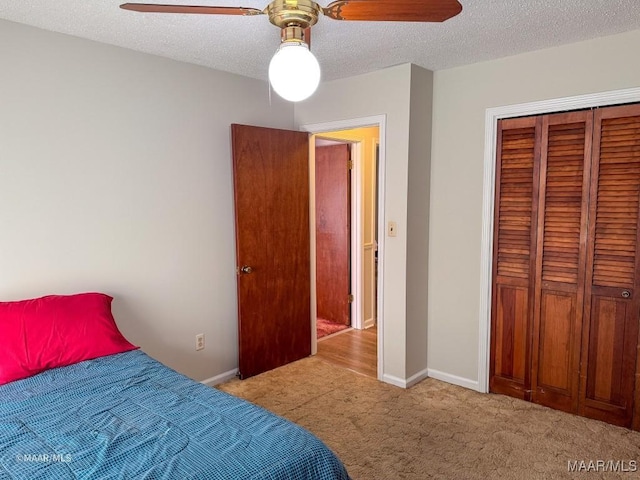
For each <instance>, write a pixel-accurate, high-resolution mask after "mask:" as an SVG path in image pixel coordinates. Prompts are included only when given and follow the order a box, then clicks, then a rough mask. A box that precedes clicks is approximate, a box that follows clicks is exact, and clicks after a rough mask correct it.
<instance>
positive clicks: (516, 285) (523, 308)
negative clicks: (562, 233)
mask: <svg viewBox="0 0 640 480" xmlns="http://www.w3.org/2000/svg"><path fill="white" fill-rule="evenodd" d="M540 133H541V119H539V118H531V117H530V118H524V119H508V120H501V121H500V122H499V123H498V143H497V146H498V152H497V154H498V155H497V158H498V161H497V172H496V197H495V198H496V203H495V205H496V207H495V222H494V229H495V230H494V250H493V289H492V295H493V299H492V302H491V305H492V311H491V332H492V335H491V362H490V376H489V387H490V390H491V391H492V392H495V393H504V394H507V395H511V396H514V397H517V398H522V399H525V400H529V399H530V396H531V395H530V391H531V389H530V386H531V326H532V325H531V319H532V317H533V291H534V290H533V275H534V271H535V255H534V254H535V249H536V234H537V229H536V225H537V203H538V184H537V182H536V179H537V178H538V168H539V161H538V159H539V156H540V151H539V148H540V141H539V140H540Z"/></svg>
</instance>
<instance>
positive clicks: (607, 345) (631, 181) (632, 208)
mask: <svg viewBox="0 0 640 480" xmlns="http://www.w3.org/2000/svg"><path fill="white" fill-rule="evenodd" d="M591 179H592V183H591V198H592V201H591V211H590V218H591V220H590V232H589V237H590V238H589V253H588V259H587V265H588V266H592V268H588V269H587V280H586V286H587V291H586V298H585V322H584V334H583V343H582V369H583V371H582V374H581V388H580V414H581V415H585V416H588V417H592V418H597V419H599V420H603V421H606V422H609V423H614V424H617V425H622V426H627V427H630V426H631V425H632V423H631V422H632V416H633V402H634V387H635V383H636V379H635V376H636V354H637V348H638V315H639V311H640V288H639V287H640V285H639V282H640V278H639V275H638V271H639V267H640V255H639V254H638V253H639V252H638V231H639V228H640V223H639V222H640V209H639V202H640V105H631V106H624V107H611V108H605V109H598V110H597V111H596V113H595V118H594V155H593V162H592V167H591ZM639 423H640V420H638V419H636V428H638V427H640V425H639Z"/></svg>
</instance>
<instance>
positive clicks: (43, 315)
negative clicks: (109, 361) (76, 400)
mask: <svg viewBox="0 0 640 480" xmlns="http://www.w3.org/2000/svg"><path fill="white" fill-rule="evenodd" d="M112 300H113V298H112V297H110V296H109V295H105V294H103V293H80V294H77V295H50V296H46V297H41V298H35V299H32V300H22V301H19V302H0V385H4V384H5V383H9V382H12V381H14V380H19V379H21V378H26V377H30V376H32V375H35V374H37V373H40V372H43V371H44V370H47V369H49V368H55V367H64V366H66V365H71V364H73V363H78V362H82V361H83V360H90V359H92V358H97V357H102V356H104V355H112V354H114V353H120V352H126V351H129V350H134V349H136V348H138V347H136V346H135V345H132V344H131V343H129V342H128V341H127V340H126V339H125V338H124V337H123V336H122V334H121V333H120V331H119V330H118V327H117V326H116V323H115V321H114V319H113V315H112V314H111V301H112Z"/></svg>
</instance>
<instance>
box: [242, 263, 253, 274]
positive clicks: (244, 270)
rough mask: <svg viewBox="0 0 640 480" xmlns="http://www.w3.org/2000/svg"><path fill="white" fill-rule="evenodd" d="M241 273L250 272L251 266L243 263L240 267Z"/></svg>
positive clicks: (251, 270)
mask: <svg viewBox="0 0 640 480" xmlns="http://www.w3.org/2000/svg"><path fill="white" fill-rule="evenodd" d="M240 272H241V273H251V272H253V268H251V267H250V266H249V265H244V266H243V267H242V268H241V269H240Z"/></svg>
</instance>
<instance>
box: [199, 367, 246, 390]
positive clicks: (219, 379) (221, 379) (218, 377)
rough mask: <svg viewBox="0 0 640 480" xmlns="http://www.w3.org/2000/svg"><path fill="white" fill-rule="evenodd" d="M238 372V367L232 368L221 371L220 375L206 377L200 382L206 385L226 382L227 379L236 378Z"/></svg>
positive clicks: (211, 385) (210, 385)
mask: <svg viewBox="0 0 640 480" xmlns="http://www.w3.org/2000/svg"><path fill="white" fill-rule="evenodd" d="M237 374H238V369H237V368H234V369H233V370H229V371H228V372H224V373H221V374H220V375H216V376H215V377H211V378H207V379H206V380H202V381H201V382H200V383H204V384H205V385H207V386H208V387H213V386H215V385H218V384H220V383H223V382H226V381H227V380H231V379H233V378H236V375H237Z"/></svg>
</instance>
